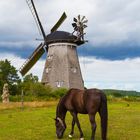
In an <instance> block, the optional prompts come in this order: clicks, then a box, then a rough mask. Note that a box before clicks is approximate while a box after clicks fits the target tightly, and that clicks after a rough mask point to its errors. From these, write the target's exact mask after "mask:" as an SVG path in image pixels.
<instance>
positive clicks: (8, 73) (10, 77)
mask: <svg viewBox="0 0 140 140" xmlns="http://www.w3.org/2000/svg"><path fill="white" fill-rule="evenodd" d="M17 72H18V71H17V70H16V68H15V67H14V66H12V65H11V62H10V61H8V60H7V59H5V60H4V61H3V60H1V61H0V90H1V91H0V92H1V93H2V87H3V85H4V83H8V84H9V87H10V88H12V86H13V85H14V87H15V86H16V85H18V83H19V82H20V81H21V80H20V78H19V76H18V74H17ZM13 90H14V89H13Z"/></svg>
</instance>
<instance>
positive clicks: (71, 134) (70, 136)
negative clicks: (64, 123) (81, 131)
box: [69, 118, 75, 138]
mask: <svg viewBox="0 0 140 140" xmlns="http://www.w3.org/2000/svg"><path fill="white" fill-rule="evenodd" d="M74 125H75V120H74V118H73V119H72V124H71V126H72V128H71V132H70V134H69V138H72V136H73V134H74Z"/></svg>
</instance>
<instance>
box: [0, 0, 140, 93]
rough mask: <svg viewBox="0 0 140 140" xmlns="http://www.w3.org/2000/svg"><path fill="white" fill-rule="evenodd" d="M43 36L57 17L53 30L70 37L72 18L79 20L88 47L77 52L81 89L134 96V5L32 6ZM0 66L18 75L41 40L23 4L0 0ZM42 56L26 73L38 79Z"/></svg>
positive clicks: (39, 1) (102, 0)
mask: <svg viewBox="0 0 140 140" xmlns="http://www.w3.org/2000/svg"><path fill="white" fill-rule="evenodd" d="M34 2H35V4H36V7H37V10H38V13H39V15H40V19H41V21H42V24H43V27H44V29H45V31H46V33H49V32H50V29H51V27H52V26H53V25H54V24H55V23H56V21H57V19H59V17H60V16H61V14H62V13H63V11H65V12H66V13H67V17H68V18H67V19H66V21H65V22H64V23H63V25H62V26H61V28H59V30H64V31H69V32H72V31H73V28H72V26H71V23H72V20H73V17H76V16H77V15H78V14H81V15H85V16H86V17H87V19H88V20H89V22H88V28H87V29H86V36H85V38H86V39H87V40H88V43H86V44H84V45H82V46H81V47H79V48H78V54H79V59H80V65H81V70H82V74H83V78H84V81H85V85H86V86H87V87H96V88H104V89H106V88H111V89H124V90H137V91H140V39H139V37H140V14H139V9H140V1H139V0H133V1H132V0H74V1H72V0H34ZM0 19H1V20H0V60H4V59H6V58H7V59H8V60H10V61H11V63H12V64H13V65H14V66H15V67H16V68H17V69H19V68H20V66H21V65H22V64H23V62H24V61H25V60H26V58H27V57H28V56H30V54H31V53H32V52H33V50H34V49H35V48H36V47H37V45H38V44H39V43H40V42H39V41H36V40H35V39H36V38H42V37H41V36H40V35H39V33H38V29H37V27H36V24H35V22H34V19H33V17H32V15H31V13H30V10H29V8H28V6H27V3H26V0H0ZM44 62H45V56H44V57H42V58H41V59H40V60H39V61H38V62H37V64H36V65H35V66H34V67H33V68H32V69H31V70H30V71H29V73H30V72H32V73H33V74H35V75H38V76H39V78H40V79H41V76H42V71H43V67H44Z"/></svg>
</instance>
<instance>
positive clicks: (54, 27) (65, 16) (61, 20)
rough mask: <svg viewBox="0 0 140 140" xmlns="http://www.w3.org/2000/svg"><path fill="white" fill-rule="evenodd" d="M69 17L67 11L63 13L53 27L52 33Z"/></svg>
mask: <svg viewBox="0 0 140 140" xmlns="http://www.w3.org/2000/svg"><path fill="white" fill-rule="evenodd" d="M66 18H67V15H66V13H65V12H64V13H63V14H62V16H61V17H60V19H59V20H58V22H57V23H56V24H55V25H54V26H53V28H52V29H51V33H52V32H55V31H56V30H57V29H58V28H59V27H60V25H61V24H62V23H63V22H64V20H65V19H66Z"/></svg>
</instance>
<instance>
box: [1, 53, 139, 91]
mask: <svg viewBox="0 0 140 140" xmlns="http://www.w3.org/2000/svg"><path fill="white" fill-rule="evenodd" d="M4 59H8V60H10V61H11V64H12V65H14V66H15V67H16V68H17V69H19V68H20V67H21V65H22V64H23V63H24V62H25V59H21V58H20V57H17V56H15V55H12V54H1V53H0V60H4ZM44 64H45V61H44V60H39V61H38V62H37V63H36V64H35V66H34V67H33V68H32V69H31V70H30V71H29V72H28V73H33V74H34V75H37V76H38V77H39V79H40V80H41V77H42V73H43V68H44ZM80 65H81V70H82V74H83V78H84V81H85V85H86V86H87V87H88V88H91V87H96V88H106V89H107V88H111V89H124V90H137V91H140V86H139V83H140V73H139V70H140V58H136V59H126V60H124V61H122V60H120V61H109V60H98V59H96V58H86V57H85V58H81V57H80Z"/></svg>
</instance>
